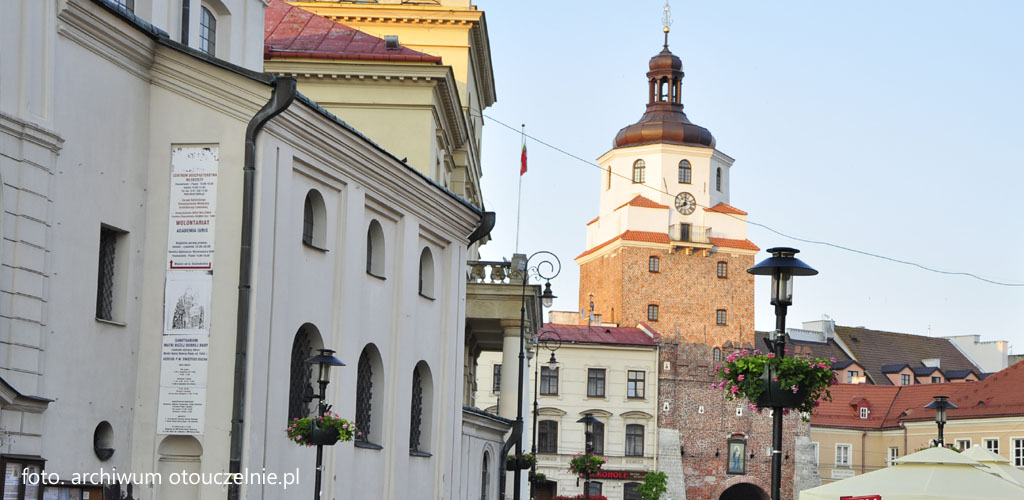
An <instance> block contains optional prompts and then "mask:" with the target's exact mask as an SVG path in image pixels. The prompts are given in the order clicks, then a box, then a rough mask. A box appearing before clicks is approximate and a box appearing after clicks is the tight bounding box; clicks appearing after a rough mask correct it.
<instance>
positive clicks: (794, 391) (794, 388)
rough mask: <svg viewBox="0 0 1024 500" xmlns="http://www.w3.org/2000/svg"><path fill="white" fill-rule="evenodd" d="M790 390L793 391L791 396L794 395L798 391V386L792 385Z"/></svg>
mask: <svg viewBox="0 0 1024 500" xmlns="http://www.w3.org/2000/svg"><path fill="white" fill-rule="evenodd" d="M790 389H793V394H796V393H797V391H799V390H800V386H798V385H794V386H792V387H790Z"/></svg>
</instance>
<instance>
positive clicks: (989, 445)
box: [985, 438, 999, 455]
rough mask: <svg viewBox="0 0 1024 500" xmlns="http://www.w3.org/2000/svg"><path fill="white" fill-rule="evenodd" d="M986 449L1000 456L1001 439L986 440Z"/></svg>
mask: <svg viewBox="0 0 1024 500" xmlns="http://www.w3.org/2000/svg"><path fill="white" fill-rule="evenodd" d="M985 449H986V450H988V451H991V452H992V453H995V454H997V455H998V454H999V439H998V438H995V439H986V440H985Z"/></svg>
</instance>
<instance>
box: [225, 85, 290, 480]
mask: <svg viewBox="0 0 1024 500" xmlns="http://www.w3.org/2000/svg"><path fill="white" fill-rule="evenodd" d="M296 85H297V84H296V81H295V79H294V78H290V77H280V78H276V79H274V90H273V92H272V93H271V94H270V100H269V101H267V104H265V105H264V106H263V108H262V109H260V110H259V112H257V113H256V115H255V116H253V117H252V119H251V120H249V126H248V127H246V129H245V159H244V163H243V167H242V172H243V184H242V187H243V189H242V244H241V248H240V252H239V253H240V255H239V264H238V318H237V329H236V331H235V388H234V392H233V398H232V400H233V401H232V405H231V448H230V453H231V463H230V471H231V473H232V474H236V473H239V472H241V471H242V443H244V439H243V438H244V435H243V433H244V423H245V420H244V418H243V415H244V414H245V383H246V380H245V368H246V356H247V354H248V353H247V348H248V344H249V312H250V310H251V308H252V306H251V300H250V296H251V291H252V228H253V223H254V219H255V214H254V213H253V203H254V201H253V200H254V199H255V197H256V134H258V133H259V132H260V130H262V129H263V126H264V125H266V124H267V122H269V121H270V119H271V118H273V117H275V116H277V115H278V113H280V112H282V111H284V110H285V109H286V108H288V106H290V105H291V103H292V101H294V100H295V95H296ZM239 488H240V485H239V484H232V485H230V486H229V487H228V499H237V498H239V492H240V491H239Z"/></svg>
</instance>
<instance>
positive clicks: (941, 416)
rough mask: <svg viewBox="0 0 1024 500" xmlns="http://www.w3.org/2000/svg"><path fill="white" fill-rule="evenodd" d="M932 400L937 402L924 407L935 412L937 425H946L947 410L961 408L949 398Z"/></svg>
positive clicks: (938, 397) (942, 397) (936, 397)
mask: <svg viewBox="0 0 1024 500" xmlns="http://www.w3.org/2000/svg"><path fill="white" fill-rule="evenodd" d="M932 398H933V399H934V400H935V401H932V402H931V403H928V404H926V405H925V406H924V407H925V408H931V409H934V410H935V422H937V423H940V424H944V423H946V410H950V409H956V408H959V406H957V405H955V404H953V402H952V401H950V400H949V396H932Z"/></svg>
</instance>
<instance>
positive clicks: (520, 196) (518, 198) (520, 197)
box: [515, 123, 526, 253]
mask: <svg viewBox="0 0 1024 500" xmlns="http://www.w3.org/2000/svg"><path fill="white" fill-rule="evenodd" d="M522 127H523V128H522V130H521V134H522V143H521V144H520V146H521V147H520V148H519V151H520V153H521V152H522V150H523V148H525V147H526V124H525V123H524V124H522ZM520 158H522V157H521V156H520ZM519 168H520V170H519V191H518V192H517V193H516V251H515V253H519V207H520V206H521V205H522V202H523V175H525V174H524V173H523V171H522V168H523V167H522V165H520V166H519Z"/></svg>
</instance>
